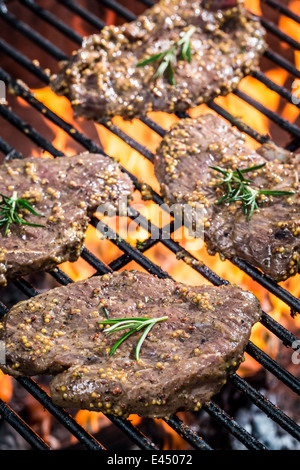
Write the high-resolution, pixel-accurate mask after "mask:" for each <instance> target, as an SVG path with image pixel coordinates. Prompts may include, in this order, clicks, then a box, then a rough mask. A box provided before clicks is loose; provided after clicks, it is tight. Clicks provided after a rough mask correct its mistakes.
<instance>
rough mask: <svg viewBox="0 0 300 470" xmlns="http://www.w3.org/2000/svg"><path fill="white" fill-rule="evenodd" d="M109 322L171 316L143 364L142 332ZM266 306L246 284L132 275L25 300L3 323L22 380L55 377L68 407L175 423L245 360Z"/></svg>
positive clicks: (9, 364)
mask: <svg viewBox="0 0 300 470" xmlns="http://www.w3.org/2000/svg"><path fill="white" fill-rule="evenodd" d="M103 307H105V309H106V313H107V314H108V316H109V318H111V319H115V318H123V317H145V316H147V317H149V318H157V317H162V316H167V317H168V319H167V320H165V321H162V322H161V323H157V324H156V325H154V327H153V328H152V330H151V331H150V333H149V334H148V336H147V338H146V339H145V341H144V343H143V344H142V347H141V350H140V357H139V359H138V360H135V347H136V343H137V341H138V339H139V336H140V334H141V332H138V333H135V334H133V335H131V336H129V337H128V338H127V339H126V341H124V342H123V343H122V344H121V345H120V346H119V348H117V349H116V351H115V352H114V354H113V355H111V356H109V352H110V349H111V347H112V346H113V345H114V344H115V342H116V341H117V340H118V338H120V336H121V335H122V334H123V333H124V331H123V332H118V333H116V334H114V335H112V336H106V335H105V334H104V333H103V331H104V330H103V325H102V323H101V322H103V321H104V320H105V319H106V316H105V313H104V309H103ZM260 317H261V308H260V305H259V302H258V299H257V298H256V297H255V296H254V295H253V294H252V293H250V292H248V291H244V290H242V289H241V288H240V287H238V286H221V287H214V286H207V285H202V286H187V285H184V284H182V283H179V282H175V281H173V280H170V279H159V278H157V277H156V276H152V275H150V274H146V273H142V272H137V271H122V272H121V273H117V272H114V273H110V274H105V275H104V276H95V277H92V278H90V279H88V280H84V281H79V282H77V283H73V284H69V285H68V286H63V287H57V288H54V289H52V290H49V291H48V292H46V293H42V294H39V295H37V296H36V297H35V298H33V299H30V300H26V301H23V302H20V303H19V304H17V305H16V306H14V307H13V308H12V309H11V310H10V312H8V314H6V316H5V317H4V319H3V322H2V324H0V326H1V327H2V328H1V329H0V339H2V340H5V345H6V365H2V366H1V368H2V370H3V371H4V372H5V373H9V374H11V375H13V376H20V375H21V376H22V375H23V376H34V375H40V374H51V375H54V376H55V377H54V378H53V379H52V381H51V383H50V393H51V396H52V399H53V401H54V403H56V404H57V405H60V406H63V407H70V408H81V409H89V410H94V411H104V412H107V413H110V414H114V415H116V416H124V417H126V416H128V415H129V414H131V413H137V414H139V415H141V416H148V417H165V416H170V415H171V414H173V413H176V412H177V411H178V410H196V411H197V410H199V409H200V407H201V405H202V404H203V403H207V402H208V401H209V399H210V398H211V397H212V396H213V395H214V394H216V393H217V392H219V390H220V389H221V388H222V386H223V384H224V383H225V382H226V378H227V376H228V374H230V373H232V372H234V371H235V370H236V369H237V367H238V366H239V364H240V362H241V361H242V360H243V353H244V350H245V347H246V344H247V342H248V339H249V336H250V333H251V328H252V326H253V324H254V323H255V322H257V321H259V320H260Z"/></svg>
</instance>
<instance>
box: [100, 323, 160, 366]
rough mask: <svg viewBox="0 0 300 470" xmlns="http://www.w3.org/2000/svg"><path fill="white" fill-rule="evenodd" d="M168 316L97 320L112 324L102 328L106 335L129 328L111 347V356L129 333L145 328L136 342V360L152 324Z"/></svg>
mask: <svg viewBox="0 0 300 470" xmlns="http://www.w3.org/2000/svg"><path fill="white" fill-rule="evenodd" d="M167 318H168V317H160V318H146V317H143V318H139V317H128V318H115V319H109V320H104V321H101V322H99V323H100V324H101V325H112V326H110V327H109V328H106V329H105V330H104V333H105V334H106V335H107V336H111V335H113V334H114V333H116V332H117V331H121V330H129V331H127V333H125V334H124V335H123V336H122V337H121V338H120V339H119V340H118V341H117V342H116V343H115V344H114V346H113V347H112V348H111V350H110V353H109V355H110V356H112V355H113V353H114V352H115V350H116V349H117V348H118V347H119V346H120V344H121V343H123V341H125V340H126V339H127V338H128V337H129V336H130V335H132V334H134V333H136V332H138V331H140V330H141V329H143V328H145V331H144V332H143V334H142V336H141V337H140V339H139V340H138V342H137V345H136V350H135V358H136V360H138V359H139V354H140V349H141V346H142V344H143V342H144V341H145V339H146V337H147V334H148V333H149V331H150V330H151V329H152V328H153V326H154V325H155V324H156V323H158V322H161V321H164V320H167Z"/></svg>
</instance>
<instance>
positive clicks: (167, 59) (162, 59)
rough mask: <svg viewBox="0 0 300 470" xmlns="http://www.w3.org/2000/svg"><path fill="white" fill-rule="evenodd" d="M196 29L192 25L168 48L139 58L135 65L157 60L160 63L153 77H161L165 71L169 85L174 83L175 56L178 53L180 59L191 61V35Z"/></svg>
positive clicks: (140, 65)
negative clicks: (145, 57) (144, 57)
mask: <svg viewBox="0 0 300 470" xmlns="http://www.w3.org/2000/svg"><path fill="white" fill-rule="evenodd" d="M195 31H196V27H195V26H192V27H191V28H190V29H188V31H186V32H185V33H184V35H183V36H182V37H181V39H179V40H178V41H176V42H175V43H174V44H173V46H172V47H170V49H167V50H166V51H163V52H160V53H159V54H153V55H152V56H150V57H149V58H148V59H145V60H141V61H140V62H138V63H137V65H136V66H137V67H144V66H145V65H148V64H150V63H152V62H156V61H158V62H159V63H160V64H159V66H158V68H157V70H156V72H155V74H154V77H155V78H156V77H162V76H163V75H164V73H165V71H167V72H168V77H169V81H170V83H171V85H175V78H174V67H176V64H177V56H178V54H179V55H180V58H181V59H182V60H185V61H187V62H189V63H191V62H192V51H191V42H190V39H191V36H192V35H193V34H194V32H195Z"/></svg>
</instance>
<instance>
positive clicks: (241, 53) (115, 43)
mask: <svg viewBox="0 0 300 470" xmlns="http://www.w3.org/2000/svg"><path fill="white" fill-rule="evenodd" d="M234 4H235V6H234ZM209 5H210V7H209ZM222 8H225V9H222ZM194 27H195V32H194V33H193V34H192V36H191V38H190V45H191V58H192V60H191V62H189V60H186V59H184V60H183V59H182V58H181V56H180V51H177V52H176V53H177V57H176V53H175V58H176V59H177V64H174V63H173V62H172V64H173V65H172V69H173V74H174V81H175V84H173V83H172V81H170V76H169V75H170V73H168V72H170V71H169V69H166V70H165V72H163V73H159V75H161V76H158V77H156V76H155V74H156V72H157V70H158V67H159V65H160V59H157V60H155V61H154V62H151V63H148V64H146V65H145V66H140V67H137V64H138V63H140V62H143V61H144V60H146V59H148V58H150V57H151V56H153V55H156V54H160V53H163V52H165V51H167V50H168V49H170V48H172V47H173V46H174V44H175V43H177V42H178V41H180V40H181V38H182V36H183V35H184V34H185V33H187V32H188V31H189V30H190V29H191V28H194ZM263 37H264V30H263V28H262V27H261V25H260V23H259V22H258V21H257V20H255V19H254V18H253V17H251V16H250V14H248V13H247V12H246V10H245V8H244V6H243V5H242V4H241V2H240V1H235V2H234V1H224V0H223V1H222V0H217V1H214V2H210V1H205V2H203V4H202V2H201V1H199V0H192V1H191V0H188V1H187V0H184V1H182V0H161V1H160V2H159V3H158V4H156V5H155V6H153V7H152V8H150V9H148V10H147V11H146V12H145V13H144V14H143V15H141V16H139V17H138V18H137V19H136V20H135V21H133V22H130V23H126V24H123V25H121V26H107V27H105V28H103V29H102V31H101V33H100V34H94V35H92V36H90V37H87V38H85V39H84V40H83V44H82V47H81V48H80V49H79V50H78V51H76V53H74V55H73V56H72V58H71V59H70V60H69V61H65V62H63V63H62V64H61V70H60V71H59V72H58V74H56V75H54V76H53V77H52V88H53V90H54V91H55V92H56V93H58V94H62V95H65V96H67V97H68V98H69V99H70V101H71V104H72V106H73V109H74V112H75V115H76V116H84V117H86V118H88V119H93V120H95V121H98V120H101V119H106V118H112V117H114V116H116V115H120V116H123V117H124V118H125V119H132V118H135V117H138V116H142V115H145V114H146V113H147V112H149V111H165V112H168V113H173V112H180V111H185V110H187V109H188V108H191V107H194V106H197V105H199V104H200V103H203V102H207V101H210V100H212V99H213V98H214V97H215V96H218V95H225V94H227V93H229V92H230V91H232V90H233V89H235V88H237V86H238V84H239V81H240V80H241V79H242V78H243V76H244V75H245V74H248V73H249V72H250V71H251V70H254V69H256V68H257V66H258V60H259V57H260V55H261V54H262V52H263V50H264V39H263Z"/></svg>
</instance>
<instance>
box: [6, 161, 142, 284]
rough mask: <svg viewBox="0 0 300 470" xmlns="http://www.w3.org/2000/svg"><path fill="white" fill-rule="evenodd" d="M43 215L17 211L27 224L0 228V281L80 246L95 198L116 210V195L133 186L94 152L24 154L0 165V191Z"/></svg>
mask: <svg viewBox="0 0 300 470" xmlns="http://www.w3.org/2000/svg"><path fill="white" fill-rule="evenodd" d="M14 191H15V192H16V193H17V197H18V198H23V199H26V201H27V202H28V203H30V205H31V206H32V207H33V208H34V209H35V211H37V212H38V213H39V214H41V215H42V216H43V217H37V216H35V215H33V214H29V213H26V210H23V211H22V213H23V215H24V218H25V220H26V221H27V222H30V223H34V224H42V225H43V227H30V226H27V225H18V224H16V223H13V224H11V225H10V226H9V230H8V233H7V235H6V236H5V229H4V227H2V228H1V233H0V285H2V286H4V285H6V283H7V282H8V281H10V280H12V279H15V278H17V277H19V276H22V275H26V274H29V273H31V272H34V271H39V270H50V269H53V268H54V267H55V266H57V265H58V264H60V263H62V262H64V261H75V260H76V259H77V258H78V257H79V255H80V252H81V249H82V246H83V243H84V238H85V232H86V229H87V225H88V222H89V217H90V216H91V215H92V214H93V212H95V210H96V209H97V207H98V206H99V205H100V204H107V205H108V206H110V207H112V208H115V209H116V210H118V206H119V204H118V202H119V200H120V198H121V197H123V198H125V199H129V198H130V197H131V195H132V192H133V186H132V183H131V180H130V178H129V177H128V176H127V175H126V174H124V173H122V172H121V170H120V168H119V166H118V164H117V163H115V162H114V161H113V160H111V159H110V158H108V157H105V156H103V155H100V154H99V155H98V154H86V153H83V154H80V155H76V156H72V157H58V158H56V159H49V158H35V157H31V158H24V159H17V160H12V161H8V162H6V163H3V164H2V165H1V166H0V192H1V193H3V194H4V195H6V196H9V197H11V195H12V194H13V192H14Z"/></svg>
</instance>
